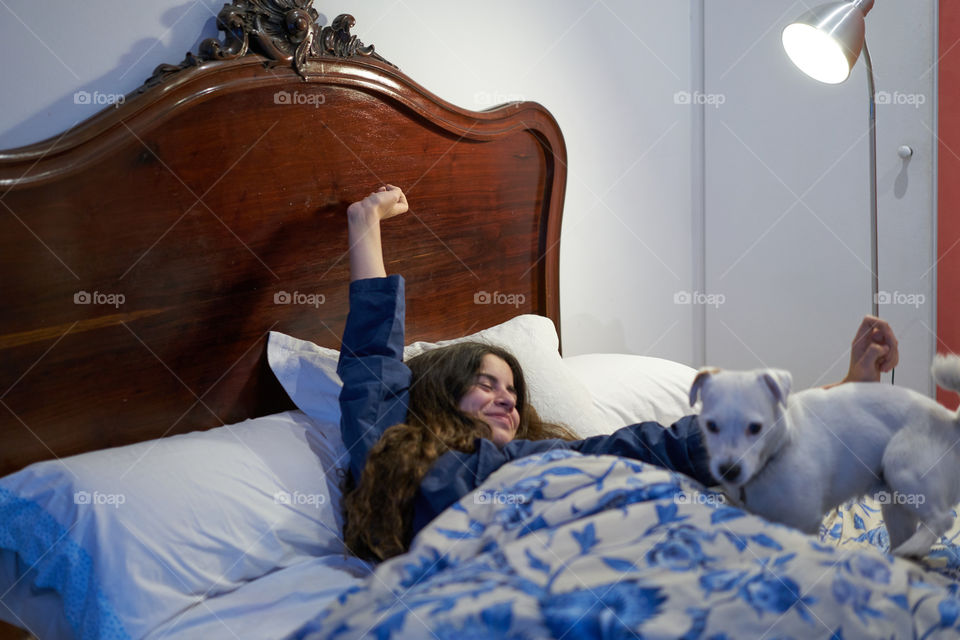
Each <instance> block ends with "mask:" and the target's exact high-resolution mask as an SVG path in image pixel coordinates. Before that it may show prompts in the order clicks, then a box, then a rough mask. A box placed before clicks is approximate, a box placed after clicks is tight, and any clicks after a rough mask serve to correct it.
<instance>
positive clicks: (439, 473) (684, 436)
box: [413, 416, 716, 533]
mask: <svg viewBox="0 0 960 640" xmlns="http://www.w3.org/2000/svg"><path fill="white" fill-rule="evenodd" d="M552 449H573V450H574V451H579V452H580V453H584V454H592V455H615V456H623V457H625V458H633V459H634V460H640V461H641V462H649V463H651V464H655V465H657V466H660V467H664V468H666V469H670V470H673V471H679V472H680V473H683V474H686V475H688V476H690V477H692V478H693V479H694V480H697V481H698V482H700V483H702V484H704V485H706V486H711V485H714V484H716V481H715V480H714V479H713V476H712V475H711V474H710V467H709V464H708V463H709V458H708V456H707V451H706V448H705V446H704V444H703V435H702V434H701V433H700V428H699V426H698V425H697V417H696V416H687V417H685V418H682V419H681V420H679V421H677V422H675V423H674V424H673V425H672V426H671V427H670V428H669V429H667V428H664V427H663V426H662V425H660V424H659V423H656V422H643V423H640V424H634V425H630V426H628V427H624V428H622V429H620V430H618V431H615V432H614V433H612V434H610V435H602V436H594V437H592V438H587V439H586V440H576V441H573V442H567V441H564V440H536V441H532V440H514V441H513V442H510V443H508V444H507V445H506V446H504V447H502V448H498V447H497V446H496V445H495V444H494V443H493V442H491V441H490V440H485V439H477V441H476V450H475V451H474V453H463V452H461V451H448V452H446V453H445V454H443V455H442V456H441V457H440V458H439V459H438V460H437V461H436V462H435V463H434V464H433V466H432V467H431V468H430V471H429V472H428V473H427V476H426V477H425V478H424V479H423V482H421V483H420V491H419V492H418V494H417V498H416V502H415V504H414V519H413V530H414V533H417V532H418V531H420V529H422V528H423V527H425V526H426V525H427V524H428V523H429V522H430V521H431V520H432V519H433V518H435V517H436V516H438V515H440V513H441V512H443V510H444V509H446V508H447V507H449V506H450V505H452V504H453V503H455V502H456V501H457V500H459V499H460V498H462V497H463V496H465V495H467V494H468V493H470V492H472V491H474V490H475V489H476V488H477V487H478V486H480V485H481V484H483V482H484V481H485V480H486V479H487V478H488V477H490V475H491V474H492V473H493V472H494V471H496V470H497V469H499V468H500V467H501V466H503V465H504V464H506V463H507V462H510V461H511V460H517V459H518V458H523V457H526V456H530V455H533V454H536V453H544V452H546V451H550V450H552Z"/></svg>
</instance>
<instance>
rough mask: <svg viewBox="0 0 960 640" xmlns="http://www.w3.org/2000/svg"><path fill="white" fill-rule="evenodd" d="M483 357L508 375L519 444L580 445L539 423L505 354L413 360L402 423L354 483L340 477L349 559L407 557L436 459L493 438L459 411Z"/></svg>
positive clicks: (451, 353)
mask: <svg viewBox="0 0 960 640" xmlns="http://www.w3.org/2000/svg"><path fill="white" fill-rule="evenodd" d="M487 354H493V355H495V356H497V357H499V358H501V359H503V360H504V362H506V363H507V365H508V366H509V367H510V370H511V371H512V372H513V386H514V388H515V389H516V392H517V413H519V414H520V424H519V426H518V428H517V433H516V438H517V439H523V440H546V439H549V438H560V439H562V440H577V439H578V438H577V436H576V435H574V434H573V433H572V432H571V431H570V430H569V429H567V428H566V427H564V426H561V425H556V424H550V423H547V422H543V421H542V420H540V417H539V416H538V415H537V412H536V411H534V409H533V407H532V406H530V403H529V402H528V398H527V385H526V380H525V379H524V377H523V370H522V369H521V368H520V363H519V362H517V359H516V358H515V357H513V354H511V353H510V352H509V351H506V350H505V349H502V348H500V347H497V346H494V345H487V344H481V343H477V342H461V343H457V344H455V345H451V346H448V347H443V348H440V349H434V350H432V351H428V352H426V353H424V354H421V355H419V356H416V357H415V358H411V359H410V360H409V361H408V362H407V366H409V367H410V370H411V372H412V374H413V376H412V379H411V382H410V399H409V406H408V410H407V421H406V422H405V423H402V424H398V425H395V426H392V427H390V428H389V429H387V430H386V431H385V432H384V434H383V436H381V437H380V440H379V441H377V444H376V445H374V446H373V448H372V449H371V450H370V452H369V454H368V455H367V462H366V465H365V466H364V468H363V473H362V474H361V476H360V479H359V482H355V481H356V479H355V478H353V477H352V476H351V474H350V473H349V472H348V473H347V476H346V479H345V483H344V484H345V486H344V493H345V494H346V497H345V499H344V528H343V534H344V540H345V542H346V544H347V548H348V549H350V551H351V552H352V553H354V554H355V555H357V556H359V557H361V558H364V559H367V560H377V561H379V560H386V559H387V558H390V557H393V556H395V555H399V554H401V553H403V552H405V551H406V550H407V549H408V548H409V546H410V541H411V539H412V537H413V530H412V529H413V500H414V497H415V496H416V493H417V489H418V488H419V487H420V482H421V480H423V478H424V476H425V475H426V474H427V472H428V471H429V470H430V467H431V466H432V465H433V463H434V461H436V460H437V458H439V457H440V456H441V455H443V454H444V453H445V452H447V451H449V450H451V449H453V450H457V451H463V452H465V453H473V451H474V441H475V440H476V438H490V436H491V433H490V428H489V427H488V426H487V424H486V423H485V422H483V421H482V420H480V419H479V418H475V417H473V416H469V415H467V414H465V413H464V412H462V411H461V410H460V409H459V407H458V404H459V402H460V399H461V398H462V397H463V396H464V394H465V393H466V392H467V391H469V389H470V387H471V386H472V385H473V384H475V383H476V377H477V374H478V373H479V372H480V367H481V365H482V363H483V357H484V356H485V355H487Z"/></svg>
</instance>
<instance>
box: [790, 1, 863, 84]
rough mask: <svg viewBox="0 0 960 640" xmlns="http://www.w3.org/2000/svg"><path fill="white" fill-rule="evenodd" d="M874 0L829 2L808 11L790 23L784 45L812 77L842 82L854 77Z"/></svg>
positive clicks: (793, 58) (791, 58) (803, 69)
mask: <svg viewBox="0 0 960 640" xmlns="http://www.w3.org/2000/svg"><path fill="white" fill-rule="evenodd" d="M872 8H873V0H854V1H852V2H829V3H827V4H823V5H820V6H818V7H815V8H814V9H811V10H810V11H807V12H806V13H804V14H803V15H802V16H800V17H799V18H797V19H796V20H795V21H794V22H793V23H792V24H790V25H788V26H787V27H786V28H785V29H784V30H783V34H782V36H781V40H782V41H783V48H784V50H785V51H786V52H787V55H788V56H789V57H790V60H792V61H793V63H794V64H795V65H797V67H799V68H800V70H801V71H803V72H804V73H806V74H807V75H808V76H810V77H811V78H814V79H816V80H819V81H820V82H826V83H828V84H838V83H840V82H843V81H844V80H846V79H847V78H848V77H849V76H850V70H851V69H852V68H853V65H854V64H856V62H857V58H858V57H859V56H860V50H861V49H862V48H863V39H864V33H865V26H864V17H865V16H866V14H867V12H868V11H870V9H872Z"/></svg>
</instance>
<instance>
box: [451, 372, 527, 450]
mask: <svg viewBox="0 0 960 640" xmlns="http://www.w3.org/2000/svg"><path fill="white" fill-rule="evenodd" d="M458 407H459V408H460V410H461V411H463V412H464V413H466V414H468V415H471V416H475V417H477V418H480V419H481V420H483V421H484V422H485V423H487V425H488V426H489V427H490V432H491V434H492V435H491V438H490V439H491V440H493V442H494V444H496V445H497V446H501V447H502V446H503V445H505V444H507V443H508V442H510V441H511V440H513V437H514V436H515V435H516V434H517V427H519V426H520V414H519V413H518V412H517V391H516V389H514V388H513V371H511V370H510V365H508V364H507V363H506V362H505V361H504V360H503V359H502V358H499V357H497V356H495V355H493V354H492V353H488V354H487V355H485V356H483V362H481V364H480V371H479V372H478V373H477V376H476V379H475V380H474V382H473V385H472V386H471V387H470V388H469V389H468V390H467V392H466V393H465V394H463V397H462V398H460V403H459V404H458Z"/></svg>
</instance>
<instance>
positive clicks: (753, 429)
mask: <svg viewBox="0 0 960 640" xmlns="http://www.w3.org/2000/svg"><path fill="white" fill-rule="evenodd" d="M762 428H763V425H762V424H760V423H759V422H751V423H750V424H749V425H748V426H747V431H748V432H750V435H752V436H755V435H757V434H758V433H760V429H762Z"/></svg>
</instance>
